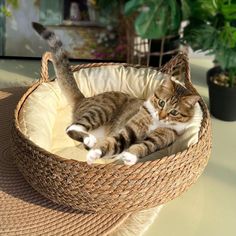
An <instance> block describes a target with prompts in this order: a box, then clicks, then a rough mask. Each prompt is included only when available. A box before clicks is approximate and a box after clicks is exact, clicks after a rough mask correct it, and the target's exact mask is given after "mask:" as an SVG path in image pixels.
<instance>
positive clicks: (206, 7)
mask: <svg viewBox="0 0 236 236" xmlns="http://www.w3.org/2000/svg"><path fill="white" fill-rule="evenodd" d="M187 5H188V7H189V8H190V9H191V11H189V12H188V13H189V16H188V18H189V23H188V25H187V26H186V27H185V28H184V40H185V41H186V42H187V43H188V44H189V45H190V46H191V47H192V49H193V50H200V51H204V52H207V53H208V54H213V55H214V56H215V61H216V62H217V65H218V66H216V67H214V68H212V69H211V70H209V71H208V76H207V77H208V78H207V82H208V86H209V97H210V110H211V113H212V114H213V115H214V116H216V117H217V118H220V119H222V120H236V109H235V107H236V24H235V23H236V1H233V0H232V1H230V0H198V1H191V0H188V4H187ZM215 102H217V103H215Z"/></svg>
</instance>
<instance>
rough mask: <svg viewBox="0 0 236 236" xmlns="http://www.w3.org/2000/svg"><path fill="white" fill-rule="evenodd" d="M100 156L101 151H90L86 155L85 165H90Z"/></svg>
mask: <svg viewBox="0 0 236 236" xmlns="http://www.w3.org/2000/svg"><path fill="white" fill-rule="evenodd" d="M101 156H102V151H101V150H100V149H92V150H90V151H89V152H88V154H87V158H86V159H87V163H88V164H89V165H91V164H92V163H93V162H94V161H95V160H96V159H98V158H100V157H101Z"/></svg>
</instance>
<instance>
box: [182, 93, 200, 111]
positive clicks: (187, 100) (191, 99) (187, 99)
mask: <svg viewBox="0 0 236 236" xmlns="http://www.w3.org/2000/svg"><path fill="white" fill-rule="evenodd" d="M199 99H200V96H198V95H188V96H184V97H182V98H181V101H182V102H183V104H185V106H187V107H190V108H191V107H193V106H194V105H195V104H196V103H197V102H198V101H199Z"/></svg>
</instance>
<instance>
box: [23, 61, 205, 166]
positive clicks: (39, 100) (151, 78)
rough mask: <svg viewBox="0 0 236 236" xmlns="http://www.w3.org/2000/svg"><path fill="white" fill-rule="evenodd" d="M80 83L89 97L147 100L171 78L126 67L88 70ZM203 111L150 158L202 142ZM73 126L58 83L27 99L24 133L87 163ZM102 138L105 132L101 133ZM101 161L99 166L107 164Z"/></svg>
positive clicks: (82, 73)
mask: <svg viewBox="0 0 236 236" xmlns="http://www.w3.org/2000/svg"><path fill="white" fill-rule="evenodd" d="M74 75H75V78H76V82H77V84H78V86H79V88H80V89H81V91H82V92H83V94H84V95H85V96H86V97H89V96H93V95H95V94H99V93H102V92H105V91H122V92H125V93H128V94H131V95H133V96H136V97H141V98H147V97H149V96H150V95H151V94H152V93H153V91H154V90H155V89H156V88H157V86H158V85H159V82H160V79H161V78H163V77H165V76H167V75H163V74H161V73H158V72H157V71H155V70H153V69H150V68H149V69H135V68H132V67H124V66H122V65H114V66H109V67H107V66H103V67H93V68H89V69H87V68H85V69H82V70H80V71H79V72H76V73H75V74H74ZM201 120H202V111H201V109H200V106H199V104H197V105H196V107H195V116H194V119H193V122H192V123H191V124H190V125H189V127H188V128H187V131H186V132H185V133H184V135H182V136H181V137H180V138H179V139H178V140H177V141H176V142H175V143H174V144H173V145H171V146H170V147H169V148H166V149H164V150H162V151H159V152H156V153H154V154H152V155H150V156H148V157H146V158H145V159H144V160H143V161H145V160H147V159H153V158H159V157H162V156H165V155H170V154H174V153H177V152H179V151H182V150H184V149H186V148H187V147H188V146H190V145H191V144H194V143H196V142H197V140H198V131H199V128H200V125H201ZM70 124H71V107H70V105H69V104H68V103H67V100H66V98H65V97H64V95H63V94H62V92H61V90H60V88H59V87H58V84H57V81H54V82H50V83H43V84H42V85H40V86H39V87H38V88H37V89H36V90H35V91H34V92H33V93H32V94H31V95H30V96H29V97H28V98H27V100H26V102H25V104H24V106H23V108H22V110H21V112H20V127H21V130H22V131H23V132H24V133H25V134H26V135H27V136H28V137H29V139H30V140H32V141H33V142H35V143H36V144H37V145H39V146H40V147H42V148H44V149H46V150H48V151H50V152H52V153H55V154H58V155H60V156H62V157H64V158H68V159H75V160H80V161H86V153H87V151H86V150H85V149H84V148H83V145H82V144H80V143H79V142H76V141H74V140H72V139H70V138H69V137H68V136H67V135H66V133H65V129H66V127H67V126H68V125H70ZM99 135H101V133H100V134H99ZM107 162H109V161H107V160H97V163H107Z"/></svg>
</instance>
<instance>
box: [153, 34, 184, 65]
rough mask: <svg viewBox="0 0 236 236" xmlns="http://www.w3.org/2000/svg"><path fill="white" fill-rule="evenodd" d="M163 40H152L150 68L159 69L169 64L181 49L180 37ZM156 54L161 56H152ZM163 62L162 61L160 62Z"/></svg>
mask: <svg viewBox="0 0 236 236" xmlns="http://www.w3.org/2000/svg"><path fill="white" fill-rule="evenodd" d="M162 40H163V39H152V41H151V47H150V53H151V56H150V62H149V65H150V66H154V67H159V66H161V65H164V64H165V63H167V62H168V61H169V60H170V59H171V58H172V57H173V56H175V55H176V54H177V53H178V51H179V47H180V36H179V35H174V36H167V37H165V39H164V41H162ZM162 43H163V52H162ZM155 53H158V54H159V53H161V54H162V58H161V55H152V54H155ZM160 60H161V61H160Z"/></svg>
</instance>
